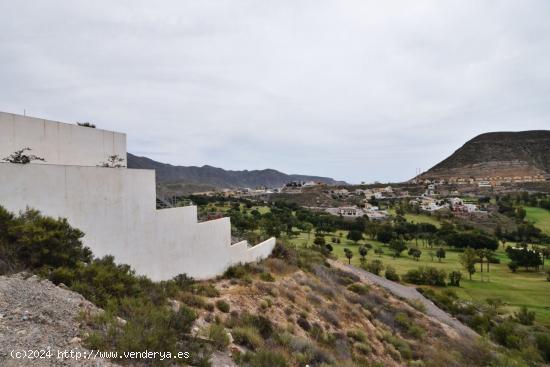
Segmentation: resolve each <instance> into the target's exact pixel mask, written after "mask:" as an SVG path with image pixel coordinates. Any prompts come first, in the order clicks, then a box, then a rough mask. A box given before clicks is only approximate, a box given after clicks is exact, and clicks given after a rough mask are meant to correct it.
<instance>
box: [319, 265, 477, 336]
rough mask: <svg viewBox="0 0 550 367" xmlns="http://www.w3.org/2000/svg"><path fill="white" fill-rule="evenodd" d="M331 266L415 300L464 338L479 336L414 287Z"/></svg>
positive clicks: (427, 312)
mask: <svg viewBox="0 0 550 367" xmlns="http://www.w3.org/2000/svg"><path fill="white" fill-rule="evenodd" d="M328 262H329V263H330V265H331V266H333V267H335V268H338V269H341V270H344V271H347V272H350V273H352V274H355V275H357V276H358V277H359V278H360V279H361V280H362V281H364V282H366V283H374V284H376V285H378V286H380V287H382V288H384V289H386V290H388V291H389V292H390V293H392V294H393V295H395V296H397V297H400V298H404V299H407V300H411V301H412V300H417V301H419V302H421V303H422V304H424V306H425V307H426V312H425V313H426V314H427V315H428V316H431V317H433V318H435V319H437V320H438V321H440V322H442V323H444V324H446V325H448V326H450V327H452V328H453V329H454V330H455V331H456V332H457V333H458V334H460V335H462V336H464V337H478V336H479V335H478V334H477V333H476V332H475V331H474V330H472V329H470V328H469V327H468V326H466V325H464V324H463V323H461V322H460V321H458V320H457V319H455V318H454V317H452V316H450V315H449V314H448V313H446V312H445V311H443V310H442V309H440V308H439V307H437V306H436V305H435V304H434V303H433V302H432V301H430V300H429V299H427V298H426V297H424V296H423V295H422V294H421V293H420V292H418V291H417V290H416V289H415V288H414V287H409V286H406V285H403V284H399V283H396V282H392V281H391V280H388V279H386V278H382V277H380V276H378V275H375V274H373V273H369V272H368V271H366V270H363V269H359V268H356V267H355V266H352V265H347V264H342V263H341V262H339V261H334V260H328Z"/></svg>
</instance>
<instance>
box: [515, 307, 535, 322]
mask: <svg viewBox="0 0 550 367" xmlns="http://www.w3.org/2000/svg"><path fill="white" fill-rule="evenodd" d="M514 318H515V319H516V321H517V322H519V323H520V324H522V325H533V322H535V312H534V311H529V310H528V309H527V307H526V306H521V308H520V310H519V312H516V313H514Z"/></svg>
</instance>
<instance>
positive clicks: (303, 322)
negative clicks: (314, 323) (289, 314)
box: [296, 316, 311, 331]
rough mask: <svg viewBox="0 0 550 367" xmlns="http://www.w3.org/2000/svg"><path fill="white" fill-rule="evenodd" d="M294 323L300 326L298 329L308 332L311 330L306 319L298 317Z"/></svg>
mask: <svg viewBox="0 0 550 367" xmlns="http://www.w3.org/2000/svg"><path fill="white" fill-rule="evenodd" d="M296 323H297V324H298V325H300V327H301V328H302V329H304V330H305V331H310V330H311V324H310V323H309V321H307V319H306V318H305V317H303V316H300V317H299V318H298V320H297V321H296Z"/></svg>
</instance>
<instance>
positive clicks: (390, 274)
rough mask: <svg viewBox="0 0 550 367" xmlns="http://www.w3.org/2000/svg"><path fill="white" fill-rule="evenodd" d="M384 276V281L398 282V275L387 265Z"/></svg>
mask: <svg viewBox="0 0 550 367" xmlns="http://www.w3.org/2000/svg"><path fill="white" fill-rule="evenodd" d="M384 275H385V276H386V279H388V280H391V281H394V282H398V281H399V275H398V274H397V272H396V271H395V269H394V267H393V266H390V265H388V266H387V267H386V273H385V274H384Z"/></svg>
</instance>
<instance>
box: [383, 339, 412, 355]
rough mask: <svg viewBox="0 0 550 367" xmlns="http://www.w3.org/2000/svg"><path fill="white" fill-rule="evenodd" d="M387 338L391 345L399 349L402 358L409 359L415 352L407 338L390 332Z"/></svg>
mask: <svg viewBox="0 0 550 367" xmlns="http://www.w3.org/2000/svg"><path fill="white" fill-rule="evenodd" d="M385 340H386V341H387V342H388V343H390V344H391V345H393V346H394V347H395V349H397V351H398V352H399V354H400V356H401V358H403V359H405V360H409V359H411V358H412V355H413V354H412V350H411V347H410V345H409V343H407V342H406V341H405V340H403V339H401V338H399V337H397V336H393V335H389V334H388V335H386V336H385Z"/></svg>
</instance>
